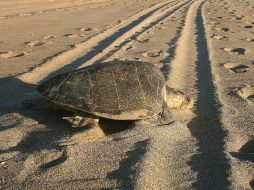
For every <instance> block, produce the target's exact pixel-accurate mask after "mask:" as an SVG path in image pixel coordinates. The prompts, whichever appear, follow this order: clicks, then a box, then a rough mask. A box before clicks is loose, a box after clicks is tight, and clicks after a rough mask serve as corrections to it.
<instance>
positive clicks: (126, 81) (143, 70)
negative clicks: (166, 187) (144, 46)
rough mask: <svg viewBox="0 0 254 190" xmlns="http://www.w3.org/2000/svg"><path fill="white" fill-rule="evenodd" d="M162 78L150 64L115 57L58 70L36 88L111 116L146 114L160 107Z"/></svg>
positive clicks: (140, 116) (62, 102) (68, 104)
mask: <svg viewBox="0 0 254 190" xmlns="http://www.w3.org/2000/svg"><path fill="white" fill-rule="evenodd" d="M164 86H165V78H164V76H163V74H162V73H161V72H160V70H159V69H157V68H156V67H155V66H154V65H152V64H150V63H145V62H139V61H116V62H105V63H100V64H95V65H92V66H89V67H84V68H81V69H77V70H73V71H71V72H68V73H64V74H60V75H58V76H56V77H54V78H52V79H49V80H48V81H46V82H45V83H43V84H41V85H40V86H39V87H38V88H37V89H38V91H39V92H40V93H41V94H42V95H43V96H44V97H45V98H46V99H48V100H51V101H52V102H54V103H56V104H58V105H61V107H66V108H67V107H69V108H72V109H76V110H79V111H84V112H86V113H90V114H93V115H97V116H100V117H104V118H109V119H115V120H138V119H145V118H150V117H153V116H155V115H157V114H158V113H159V112H161V110H162V103H163V94H162V93H163V88H164Z"/></svg>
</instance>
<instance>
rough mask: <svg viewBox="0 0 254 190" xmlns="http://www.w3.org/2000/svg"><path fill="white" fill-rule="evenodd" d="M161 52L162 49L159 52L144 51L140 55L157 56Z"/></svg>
mask: <svg viewBox="0 0 254 190" xmlns="http://www.w3.org/2000/svg"><path fill="white" fill-rule="evenodd" d="M161 53H162V50H161V51H159V52H144V53H142V56H144V57H158V56H160V54H161Z"/></svg>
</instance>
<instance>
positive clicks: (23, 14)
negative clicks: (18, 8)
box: [19, 13, 32, 16]
mask: <svg viewBox="0 0 254 190" xmlns="http://www.w3.org/2000/svg"><path fill="white" fill-rule="evenodd" d="M31 15H32V14H30V13H20V14H19V16H31Z"/></svg>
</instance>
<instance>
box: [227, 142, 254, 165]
mask: <svg viewBox="0 0 254 190" xmlns="http://www.w3.org/2000/svg"><path fill="white" fill-rule="evenodd" d="M230 154H231V155H232V156H234V157H235V158H238V159H240V160H248V161H251V162H254V139H252V140H249V141H248V142H247V143H246V144H244V145H243V146H242V147H241V148H240V149H239V151H238V152H231V153H230Z"/></svg>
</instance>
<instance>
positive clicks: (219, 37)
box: [211, 35, 228, 40]
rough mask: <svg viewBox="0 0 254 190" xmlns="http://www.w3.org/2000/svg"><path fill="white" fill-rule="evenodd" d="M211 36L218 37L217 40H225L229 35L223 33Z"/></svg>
mask: <svg viewBox="0 0 254 190" xmlns="http://www.w3.org/2000/svg"><path fill="white" fill-rule="evenodd" d="M211 38H213V39H216V40H225V39H227V38H228V37H226V36H222V35H212V36H211Z"/></svg>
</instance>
